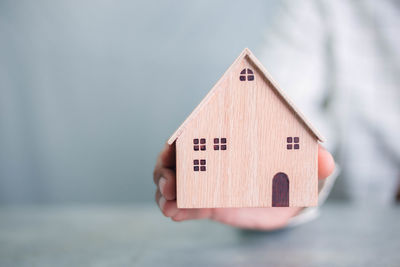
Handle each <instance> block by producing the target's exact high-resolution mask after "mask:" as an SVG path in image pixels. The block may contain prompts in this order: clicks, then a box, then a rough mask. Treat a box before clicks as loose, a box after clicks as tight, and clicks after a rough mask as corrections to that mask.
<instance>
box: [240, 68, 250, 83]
mask: <svg viewBox="0 0 400 267" xmlns="http://www.w3.org/2000/svg"><path fill="white" fill-rule="evenodd" d="M239 80H241V81H242V82H244V81H246V80H247V81H253V80H254V73H253V71H252V70H251V69H243V70H242V71H241V72H240V76H239Z"/></svg>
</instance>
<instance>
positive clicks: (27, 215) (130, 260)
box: [0, 203, 400, 267]
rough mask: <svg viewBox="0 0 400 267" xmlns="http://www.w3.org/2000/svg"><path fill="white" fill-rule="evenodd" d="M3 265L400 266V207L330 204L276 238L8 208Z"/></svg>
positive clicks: (125, 211)
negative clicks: (319, 213)
mask: <svg viewBox="0 0 400 267" xmlns="http://www.w3.org/2000/svg"><path fill="white" fill-rule="evenodd" d="M0 266H174V267H179V266H400V207H399V206H398V207H395V206H390V207H366V206H365V207H360V206H354V205H349V204H344V203H343V204H340V203H336V204H327V205H325V206H324V207H323V208H322V211H321V216H320V217H319V218H318V219H317V220H315V221H312V222H310V223H307V224H304V225H301V226H299V227H295V228H291V229H286V230H280V231H275V232H268V233H265V232H257V231H239V230H237V229H235V228H232V227H228V226H224V225H221V224H218V223H214V222H211V221H207V220H202V221H190V222H184V223H175V222H172V221H170V220H169V219H167V218H164V217H163V216H162V215H161V214H160V212H159V211H158V210H157V208H156V207H155V205H136V206H74V207H73V206H68V207H66V206H31V207H26V206H24V207H2V208H0Z"/></svg>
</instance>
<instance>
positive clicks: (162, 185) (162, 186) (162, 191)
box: [158, 177, 167, 195]
mask: <svg viewBox="0 0 400 267" xmlns="http://www.w3.org/2000/svg"><path fill="white" fill-rule="evenodd" d="M166 183H167V179H165V178H164V177H161V178H160V181H158V188H160V192H161V194H162V195H164V187H165V184H166Z"/></svg>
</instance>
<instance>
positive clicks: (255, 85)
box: [170, 54, 319, 208]
mask: <svg viewBox="0 0 400 267" xmlns="http://www.w3.org/2000/svg"><path fill="white" fill-rule="evenodd" d="M246 55H247V54H246ZM247 68H248V69H251V70H252V71H253V73H254V80H250V81H249V80H246V81H241V80H240V77H239V76H240V73H241V72H242V71H243V70H244V69H247ZM199 106H200V108H199V107H198V108H196V110H195V111H194V112H193V113H192V114H191V115H190V119H189V120H186V121H185V122H184V124H183V127H180V130H179V129H178V130H179V131H177V132H175V133H174V135H176V137H174V136H172V137H171V138H172V139H170V140H174V141H176V172H177V201H178V207H179V208H216V207H271V206H272V195H273V194H272V192H273V178H274V177H275V176H276V175H277V174H278V173H280V172H282V173H285V174H286V175H287V176H288V179H289V184H290V186H289V203H288V206H290V207H294V206H296V207H305V206H315V205H317V201H318V178H317V152H318V138H319V137H318V136H317V134H315V132H314V131H313V130H312V129H310V127H308V126H307V125H306V124H305V123H304V120H303V119H302V118H300V117H299V114H298V113H297V112H296V111H295V110H294V109H293V108H292V106H291V105H290V104H288V102H287V101H286V100H285V99H284V97H283V96H282V95H281V94H280V92H278V91H277V90H275V87H274V85H273V84H272V83H271V81H270V80H269V79H268V78H267V77H266V76H265V75H264V72H262V71H260V68H259V66H257V65H256V64H255V63H254V60H252V59H250V58H249V57H248V56H243V57H239V58H238V59H237V60H236V61H235V62H234V64H233V65H232V66H231V67H230V68H229V69H228V71H227V72H226V73H225V74H224V76H223V77H222V78H221V79H220V81H219V82H218V83H217V85H216V86H215V87H214V88H213V90H212V91H211V92H210V93H209V94H208V95H207V96H206V99H205V101H202V103H201V104H200V105H199ZM288 137H292V138H294V137H298V149H294V147H293V149H288V147H287V146H288V139H287V138H288ZM174 138H176V139H174ZM215 138H226V150H214V147H213V146H214V142H213V140H214V139H215ZM194 139H205V144H204V145H205V146H206V149H205V150H194V147H193V146H194V143H193V142H194ZM293 140H294V139H293ZM296 140H297V139H296ZM293 145H294V143H293ZM194 160H199V162H200V160H204V161H205V162H206V164H205V171H201V170H200V167H201V165H198V166H199V170H198V171H195V168H194V167H195V166H194Z"/></svg>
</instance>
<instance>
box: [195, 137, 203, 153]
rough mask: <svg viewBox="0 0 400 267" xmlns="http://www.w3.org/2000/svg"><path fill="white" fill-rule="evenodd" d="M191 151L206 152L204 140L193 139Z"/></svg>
mask: <svg viewBox="0 0 400 267" xmlns="http://www.w3.org/2000/svg"><path fill="white" fill-rule="evenodd" d="M193 150H194V151H199V150H202V151H204V150H206V139H205V138H200V139H199V138H195V139H193Z"/></svg>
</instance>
